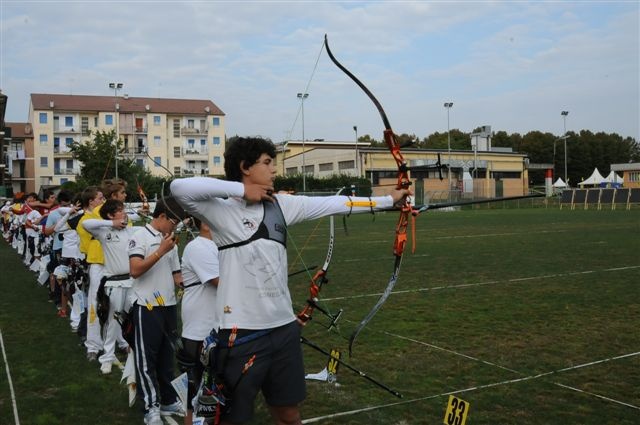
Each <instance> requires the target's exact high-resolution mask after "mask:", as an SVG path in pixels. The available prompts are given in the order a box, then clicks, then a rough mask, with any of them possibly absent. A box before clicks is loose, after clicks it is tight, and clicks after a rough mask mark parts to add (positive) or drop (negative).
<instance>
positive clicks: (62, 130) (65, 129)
mask: <svg viewBox="0 0 640 425" xmlns="http://www.w3.org/2000/svg"><path fill="white" fill-rule="evenodd" d="M53 132H54V133H56V134H78V133H80V132H79V131H78V130H76V129H75V128H74V127H55V126H54V128H53Z"/></svg>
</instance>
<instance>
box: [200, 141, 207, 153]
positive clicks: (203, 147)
mask: <svg viewBox="0 0 640 425" xmlns="http://www.w3.org/2000/svg"><path fill="white" fill-rule="evenodd" d="M206 148H207V140H206V139H200V152H201V153H205V149H206Z"/></svg>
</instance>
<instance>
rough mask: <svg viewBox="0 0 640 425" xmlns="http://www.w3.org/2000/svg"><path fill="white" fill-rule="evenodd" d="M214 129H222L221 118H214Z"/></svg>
mask: <svg viewBox="0 0 640 425" xmlns="http://www.w3.org/2000/svg"><path fill="white" fill-rule="evenodd" d="M212 124H213V126H214V127H220V118H219V117H213V122H212Z"/></svg>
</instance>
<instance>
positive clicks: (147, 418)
mask: <svg viewBox="0 0 640 425" xmlns="http://www.w3.org/2000/svg"><path fill="white" fill-rule="evenodd" d="M144 423H145V424H147V425H163V423H162V418H161V417H160V409H159V408H157V407H152V408H151V409H149V411H148V412H147V413H145V414H144Z"/></svg>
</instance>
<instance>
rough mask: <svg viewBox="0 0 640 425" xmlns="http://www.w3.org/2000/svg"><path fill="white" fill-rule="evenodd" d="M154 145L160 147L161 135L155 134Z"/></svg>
mask: <svg viewBox="0 0 640 425" xmlns="http://www.w3.org/2000/svg"><path fill="white" fill-rule="evenodd" d="M153 145H154V146H155V147H159V146H160V136H153Z"/></svg>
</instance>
